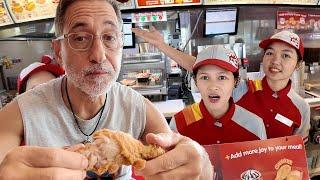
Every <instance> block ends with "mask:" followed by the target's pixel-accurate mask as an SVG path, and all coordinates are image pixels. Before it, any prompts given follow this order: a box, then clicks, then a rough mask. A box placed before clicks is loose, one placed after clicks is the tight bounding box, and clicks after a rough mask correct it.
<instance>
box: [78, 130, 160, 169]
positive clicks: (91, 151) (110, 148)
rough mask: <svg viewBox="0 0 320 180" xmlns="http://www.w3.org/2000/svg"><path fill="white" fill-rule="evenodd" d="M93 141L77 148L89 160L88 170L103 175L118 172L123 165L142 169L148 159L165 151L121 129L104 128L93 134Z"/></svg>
mask: <svg viewBox="0 0 320 180" xmlns="http://www.w3.org/2000/svg"><path fill="white" fill-rule="evenodd" d="M93 140H94V141H93V142H92V143H87V144H85V146H84V147H82V148H80V149H78V150H76V152H79V153H81V154H83V155H84V156H86V157H87V158H88V160H89V165H88V168H87V170H89V171H93V172H95V173H96V174H98V175H101V174H103V173H105V172H106V171H108V172H109V173H110V174H114V173H115V172H117V170H118V169H119V167H120V166H121V165H132V166H133V167H134V168H135V169H137V170H141V169H143V168H144V167H145V163H146V160H150V159H153V158H156V157H158V156H160V155H162V154H164V153H165V151H164V149H162V148H161V147H158V146H156V145H147V146H145V145H143V144H142V143H141V142H140V141H138V140H136V139H134V138H133V137H132V136H131V135H130V134H127V133H124V132H121V131H112V130H109V129H102V130H99V131H97V132H95V133H94V134H93Z"/></svg>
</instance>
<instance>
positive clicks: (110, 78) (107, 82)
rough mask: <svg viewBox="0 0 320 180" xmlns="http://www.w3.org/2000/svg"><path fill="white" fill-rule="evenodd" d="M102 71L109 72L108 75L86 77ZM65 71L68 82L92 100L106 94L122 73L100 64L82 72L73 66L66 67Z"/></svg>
mask: <svg viewBox="0 0 320 180" xmlns="http://www.w3.org/2000/svg"><path fill="white" fill-rule="evenodd" d="M101 69H102V70H104V71H107V72H108V74H107V75H104V77H96V78H90V77H89V76H86V75H87V74H88V73H90V72H92V71H94V70H101ZM65 71H66V76H67V78H68V81H70V82H72V84H73V85H74V86H75V87H76V88H78V89H80V90H81V91H82V92H83V93H85V94H87V95H88V96H89V97H90V99H92V100H94V99H96V98H97V97H99V96H100V95H104V94H106V93H107V92H108V91H109V89H110V87H111V86H112V84H113V83H114V82H116V80H117V78H118V76H119V72H120V71H119V70H116V71H114V70H113V69H111V68H109V67H106V66H103V65H100V64H95V65H93V66H91V67H90V68H87V69H82V70H81V71H79V70H76V69H74V67H73V66H72V65H66V66H65ZM89 78H90V79H89Z"/></svg>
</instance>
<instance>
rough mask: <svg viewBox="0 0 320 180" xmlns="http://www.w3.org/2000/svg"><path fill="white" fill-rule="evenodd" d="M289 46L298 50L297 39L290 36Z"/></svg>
mask: <svg viewBox="0 0 320 180" xmlns="http://www.w3.org/2000/svg"><path fill="white" fill-rule="evenodd" d="M290 44H292V45H293V46H294V47H296V48H297V49H299V37H297V36H295V35H293V34H290Z"/></svg>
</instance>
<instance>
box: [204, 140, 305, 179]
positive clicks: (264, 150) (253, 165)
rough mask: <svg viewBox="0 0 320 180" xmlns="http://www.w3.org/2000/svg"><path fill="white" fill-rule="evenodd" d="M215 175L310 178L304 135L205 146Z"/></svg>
mask: <svg viewBox="0 0 320 180" xmlns="http://www.w3.org/2000/svg"><path fill="white" fill-rule="evenodd" d="M205 149H206V150H207V152H208V154H209V156H210V160H211V162H212V164H213V165H214V169H215V175H216V176H215V177H216V178H215V179H235V180H247V179H252V180H255V179H257V180H258V179H263V180H274V179H299V180H307V179H309V174H308V169H307V161H306V152H305V148H304V143H303V140H302V138H301V137H300V136H289V137H282V138H275V139H268V140H260V141H248V142H239V143H227V144H217V145H209V146H205Z"/></svg>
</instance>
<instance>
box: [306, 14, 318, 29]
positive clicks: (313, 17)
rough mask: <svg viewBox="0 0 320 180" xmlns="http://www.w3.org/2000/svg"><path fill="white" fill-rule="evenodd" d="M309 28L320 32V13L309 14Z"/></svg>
mask: <svg viewBox="0 0 320 180" xmlns="http://www.w3.org/2000/svg"><path fill="white" fill-rule="evenodd" d="M307 28H308V29H310V30H312V31H314V32H320V14H308V20H307Z"/></svg>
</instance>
